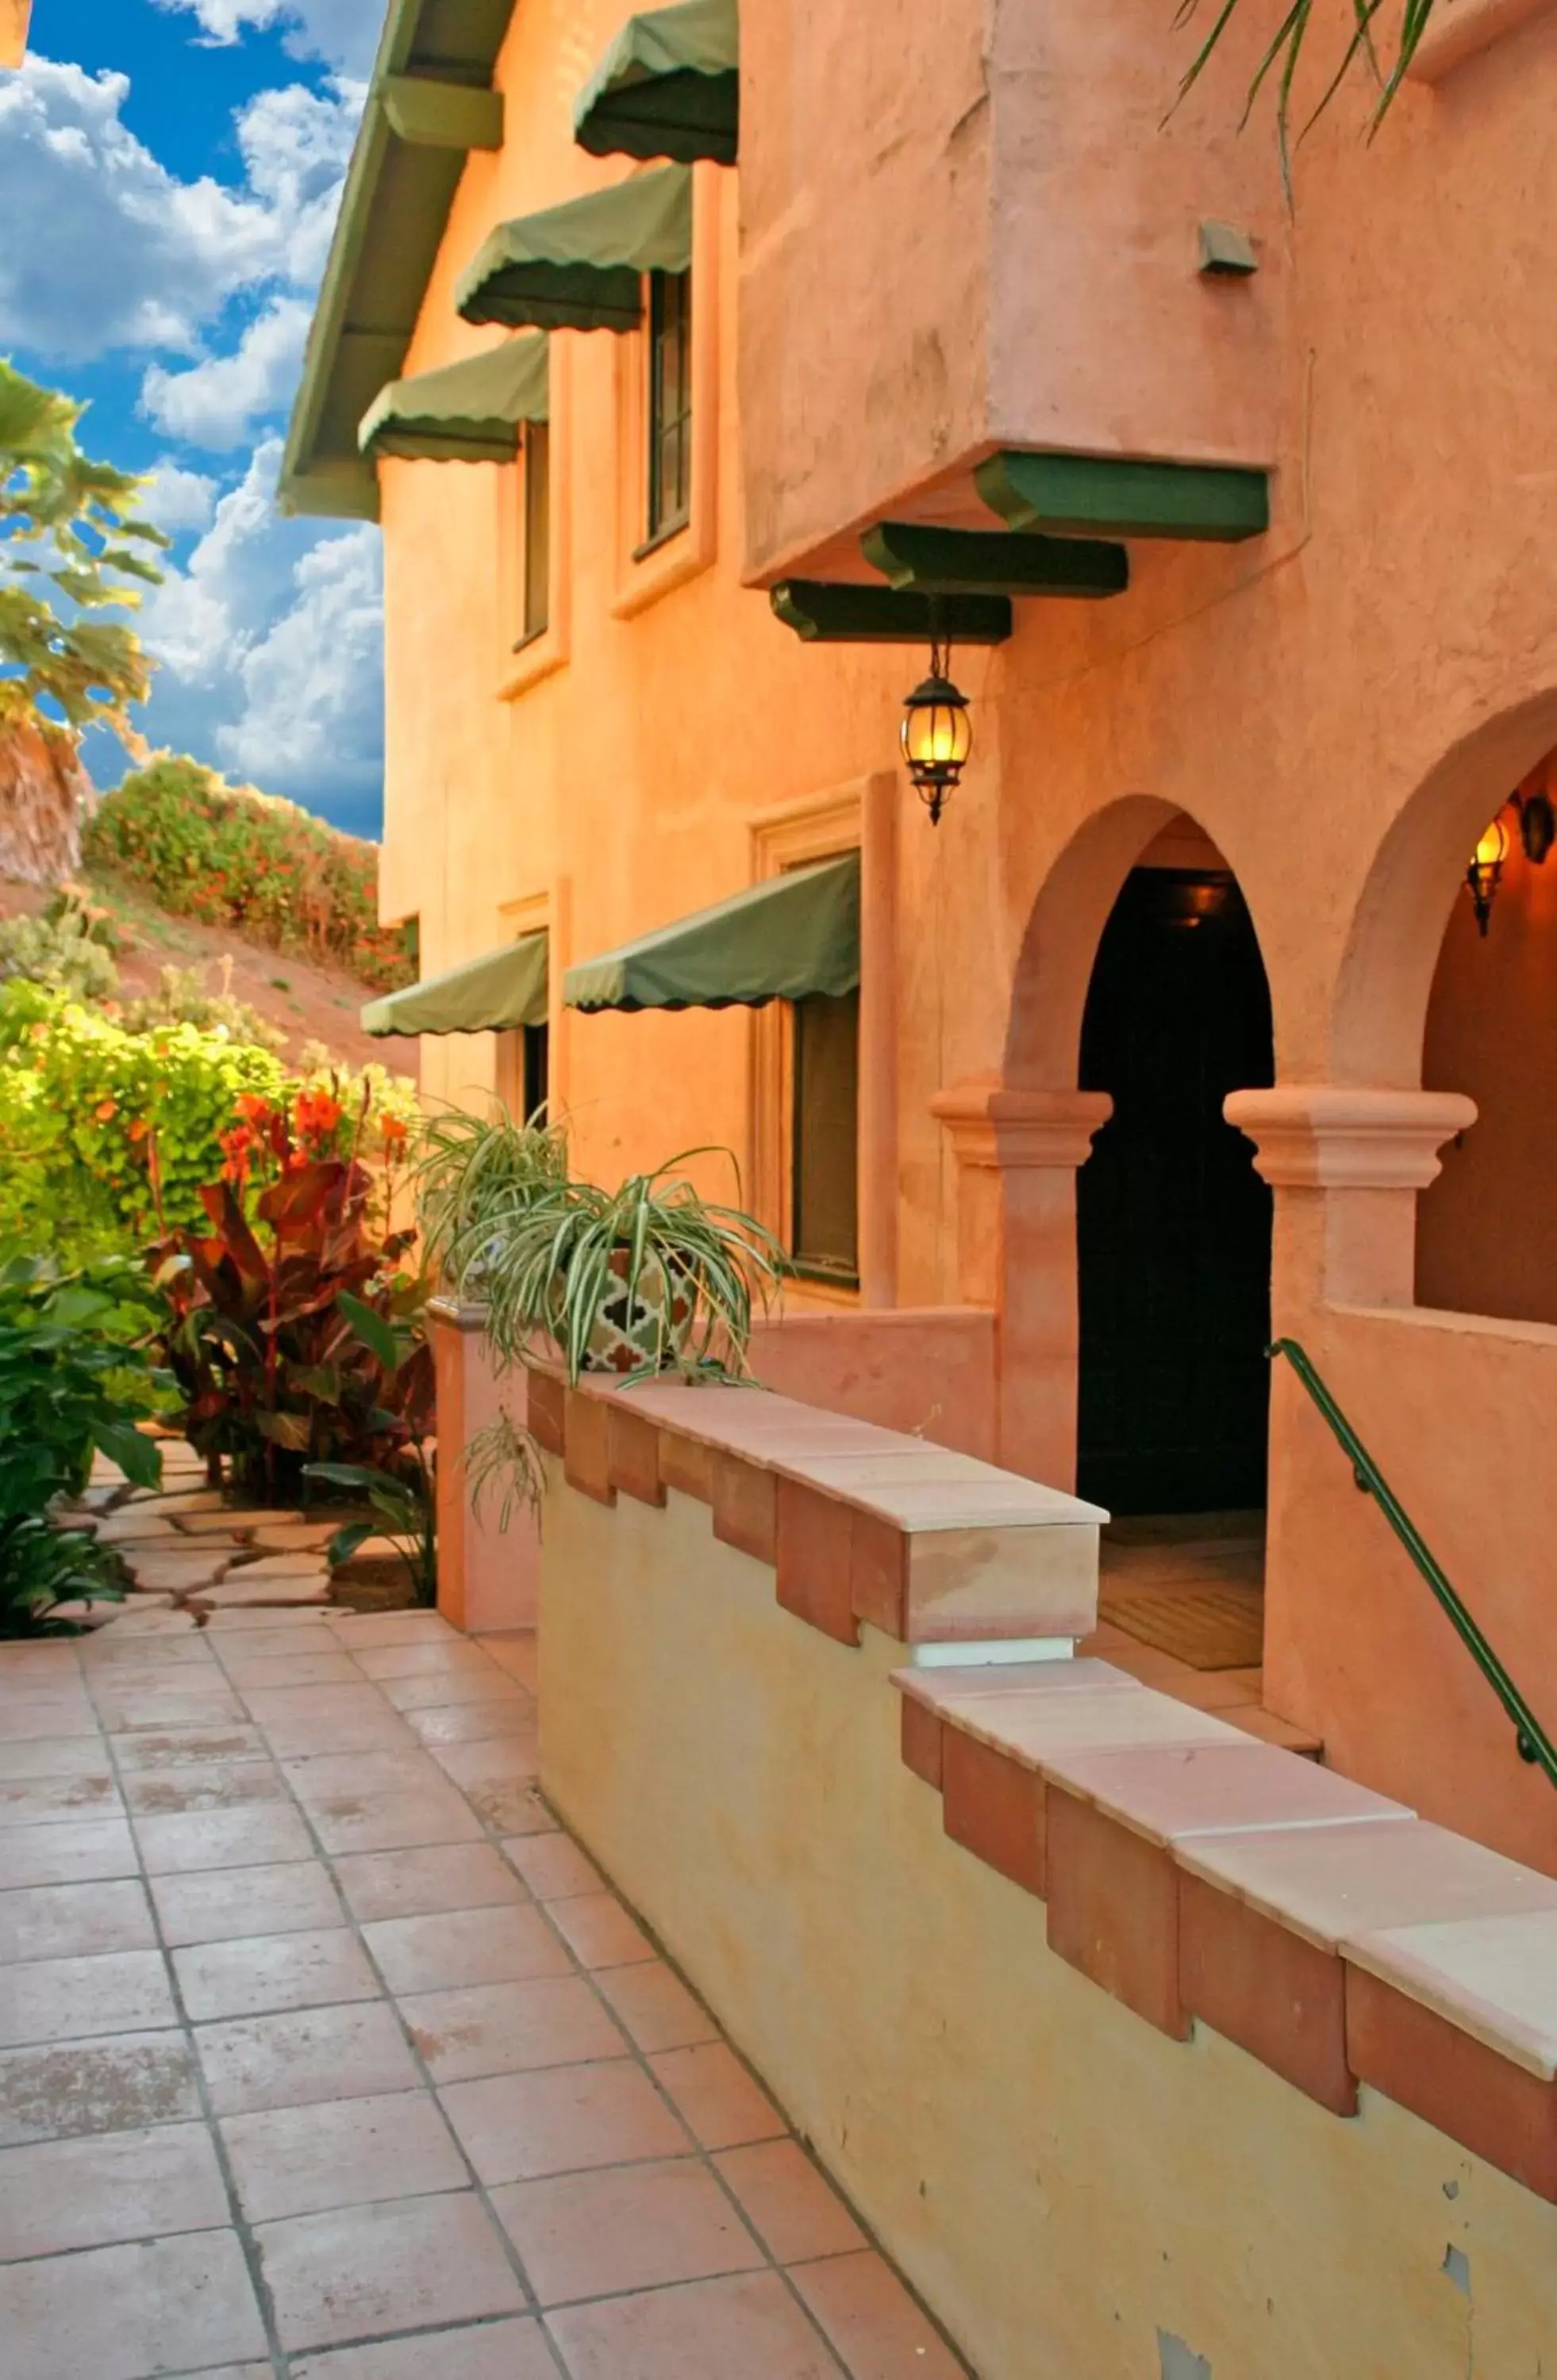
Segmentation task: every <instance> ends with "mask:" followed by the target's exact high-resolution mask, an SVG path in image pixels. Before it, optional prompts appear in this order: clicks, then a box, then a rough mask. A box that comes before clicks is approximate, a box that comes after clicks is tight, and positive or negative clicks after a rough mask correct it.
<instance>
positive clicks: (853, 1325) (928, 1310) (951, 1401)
mask: <svg viewBox="0 0 1557 2380" xmlns="http://www.w3.org/2000/svg"><path fill="white" fill-rule="evenodd" d="M995 1360H996V1359H995V1318H994V1315H993V1313H992V1312H991V1310H990V1309H989V1308H988V1307H986V1306H979V1305H940V1306H926V1307H899V1308H890V1309H884V1310H879V1311H878V1310H874V1309H870V1308H863V1309H856V1308H851V1309H847V1310H845V1311H840V1312H838V1313H834V1314H802V1313H797V1312H795V1311H794V1310H793V1309H791V1310H790V1311H788V1312H786V1313H782V1314H778V1315H775V1316H773V1317H772V1318H762V1319H761V1320H760V1321H759V1322H758V1323H757V1325H756V1327H755V1328H754V1330H753V1331H752V1334H751V1369H752V1373H753V1376H754V1377H755V1378H757V1379H759V1380H760V1381H761V1383H762V1385H763V1387H764V1388H768V1389H776V1390H778V1392H779V1394H780V1395H781V1396H786V1397H797V1398H798V1399H799V1401H800V1403H802V1404H808V1405H826V1406H827V1407H828V1408H829V1410H830V1411H831V1412H833V1413H843V1414H852V1415H854V1417H855V1419H856V1420H857V1421H870V1422H875V1423H876V1424H877V1425H878V1426H879V1427H881V1428H882V1429H897V1430H902V1431H903V1432H904V1433H905V1435H906V1436H908V1437H911V1438H925V1439H931V1441H932V1442H933V1443H934V1444H935V1445H937V1446H950V1447H955V1449H956V1451H957V1452H958V1453H960V1454H976V1455H978V1456H979V1458H980V1460H982V1461H983V1462H986V1463H992V1462H994V1461H995V1459H996V1454H997V1447H996V1438H997V1428H996V1414H995V1406H996V1396H997V1381H996V1376H995Z"/></svg>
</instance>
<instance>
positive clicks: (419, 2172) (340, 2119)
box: [222, 2091, 469, 2223]
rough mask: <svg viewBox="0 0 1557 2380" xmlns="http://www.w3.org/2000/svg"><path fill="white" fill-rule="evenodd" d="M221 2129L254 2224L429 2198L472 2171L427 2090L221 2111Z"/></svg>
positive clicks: (460, 2184) (458, 2184)
mask: <svg viewBox="0 0 1557 2380" xmlns="http://www.w3.org/2000/svg"><path fill="white" fill-rule="evenodd" d="M222 2137H223V2139H224V2140H225V2143H226V2146H227V2156H228V2159H229V2161H230V2163H231V2165H232V2169H233V2178H234V2180H236V2182H237V2192H238V2197H239V2199H240V2200H241V2201H242V2204H243V2211H244V2214H245V2215H246V2216H248V2218H249V2222H250V2223H266V2222H270V2221H272V2220H273V2219H274V2218H276V2217H279V2216H286V2215H319V2214H322V2213H323V2212H324V2211H325V2210H326V2209H327V2208H330V2207H335V2206H358V2205H366V2204H368V2203H369V2202H370V2201H371V2200H375V2199H383V2198H426V2197H431V2196H432V2194H433V2192H437V2191H448V2190H463V2189H464V2188H465V2187H466V2184H467V2182H468V2179H469V2177H468V2173H467V2171H466V2167H465V2160H464V2158H463V2157H462V2156H461V2155H460V2154H459V2151H458V2149H457V2148H456V2146H455V2143H454V2141H453V2138H452V2137H451V2135H450V2132H449V2128H448V2126H447V2124H446V2123H445V2122H444V2117H443V2111H442V2110H441V2108H440V2107H439V2106H438V2103H437V2101H436V2100H435V2099H434V2098H432V2095H430V2094H429V2093H428V2092H426V2091H400V2092H396V2093H395V2094H394V2095H393V2096H391V2097H388V2098H361V2099H339V2100H332V2101H327V2102H324V2103H322V2104H319V2105H315V2106H312V2107H269V2108H265V2109H263V2110H262V2111H259V2112H256V2113H254V2114H251V2115H247V2116H227V2117H225V2118H224V2119H223V2121H222Z"/></svg>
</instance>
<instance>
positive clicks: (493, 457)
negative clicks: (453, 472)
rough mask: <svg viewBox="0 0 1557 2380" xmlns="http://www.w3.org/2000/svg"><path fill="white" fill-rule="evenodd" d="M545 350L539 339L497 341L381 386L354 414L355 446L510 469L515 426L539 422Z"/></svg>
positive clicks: (546, 381)
mask: <svg viewBox="0 0 1557 2380" xmlns="http://www.w3.org/2000/svg"><path fill="white" fill-rule="evenodd" d="M549 345H550V342H549V341H548V340H547V339H546V337H545V335H544V334H538V335H535V336H533V337H530V338H525V339H505V340H504V342H503V345H502V346H500V347H493V349H492V350H491V352H490V354H487V355H484V356H468V357H467V358H466V359H465V361H464V362H463V363H457V364H444V366H443V367H442V369H441V370H438V371H426V372H416V373H414V374H412V376H411V377H410V378H409V379H407V380H392V381H390V382H388V383H386V385H385V386H384V387H383V388H381V389H380V391H379V393H378V395H377V396H376V397H375V398H374V399H373V402H372V404H371V406H370V407H369V408H368V410H367V412H366V413H365V414H364V415H363V416H362V423H361V427H360V429H359V431H358V433H357V443H358V444H359V447H360V448H361V450H362V452H363V454H364V455H411V456H414V457H424V458H425V459H426V460H428V461H430V462H434V463H511V462H512V461H513V459H514V457H515V455H517V453H518V450H519V425H520V424H521V422H526V421H544V420H545V419H546V418H547V413H548V401H549V400H548V392H549V388H550V382H551V372H550V369H549V360H548V348H549Z"/></svg>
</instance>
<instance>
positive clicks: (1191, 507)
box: [974, 450, 1271, 544]
mask: <svg viewBox="0 0 1557 2380" xmlns="http://www.w3.org/2000/svg"><path fill="white" fill-rule="evenodd" d="M974 479H975V481H976V483H977V485H978V489H979V495H980V496H981V497H982V499H983V501H984V503H985V504H988V505H989V507H990V510H991V512H992V513H998V514H999V516H1000V517H1001V519H1002V520H1003V521H1004V522H1006V523H1007V525H1008V526H1009V527H1010V528H1027V529H1042V530H1046V531H1047V532H1048V533H1049V534H1050V535H1051V536H1057V537H1074V536H1084V535H1090V536H1093V537H1164V538H1187V539H1200V540H1210V541H1211V542H1213V543H1217V544H1234V543H1236V541H1237V540H1239V539H1240V538H1245V537H1259V536H1260V535H1261V534H1262V532H1263V531H1264V530H1266V529H1267V528H1270V526H1271V502H1270V492H1269V483H1268V480H1267V476H1266V474H1265V473H1264V472H1263V471H1255V470H1248V469H1246V468H1241V467H1238V466H1235V465H1232V464H1224V463H1137V462H1125V461H1121V460H1117V459H1115V458H1114V457H1113V456H1111V455H1033V454H1024V453H1019V452H1016V451H1011V450H1007V451H1006V452H1005V453H1004V454H999V455H991V456H990V457H989V459H988V461H987V462H983V463H980V464H979V468H978V470H977V471H976V472H975V473H974Z"/></svg>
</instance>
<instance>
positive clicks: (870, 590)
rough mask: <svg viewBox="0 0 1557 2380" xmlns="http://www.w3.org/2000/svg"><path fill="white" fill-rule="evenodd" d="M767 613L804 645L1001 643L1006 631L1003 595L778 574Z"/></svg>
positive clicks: (1007, 610) (1008, 610) (1008, 621)
mask: <svg viewBox="0 0 1557 2380" xmlns="http://www.w3.org/2000/svg"><path fill="white" fill-rule="evenodd" d="M768 601H769V602H770V603H771V604H772V611H773V617H774V618H775V619H776V620H782V621H783V622H784V625H785V627H786V628H793V629H794V631H795V633H796V635H797V637H799V639H800V641H801V643H802V644H807V645H928V644H931V643H933V642H934V641H935V640H936V639H937V638H939V637H948V638H950V639H951V641H952V642H953V643H954V644H958V645H1003V644H1004V642H1005V640H1006V638H1007V637H1009V635H1010V634H1011V627H1012V618H1011V599H1010V597H1009V596H1006V595H923V594H918V593H916V592H914V591H913V590H912V589H906V590H905V591H903V592H902V593H899V591H898V590H897V589H896V588H894V587H861V586H857V585H855V583H854V582H853V581H852V580H829V579H823V578H784V579H781V580H780V581H779V583H778V585H777V586H776V587H771V588H770V589H769V590H768Z"/></svg>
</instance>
